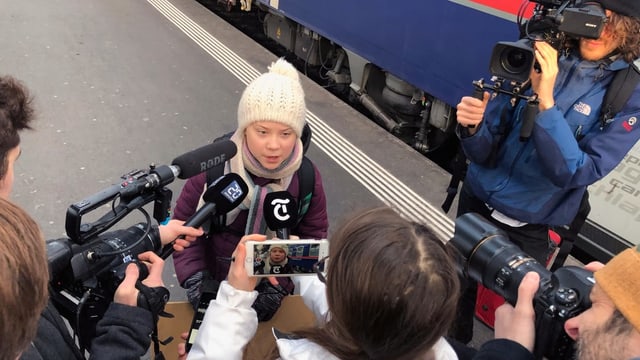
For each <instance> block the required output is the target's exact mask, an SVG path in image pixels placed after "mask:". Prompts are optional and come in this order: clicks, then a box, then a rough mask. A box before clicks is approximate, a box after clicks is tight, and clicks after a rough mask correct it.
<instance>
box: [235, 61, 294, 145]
mask: <svg viewBox="0 0 640 360" xmlns="http://www.w3.org/2000/svg"><path fill="white" fill-rule="evenodd" d="M306 109H307V108H306V106H305V103H304V90H303V89H302V85H301V84H300V79H299V77H298V71H297V70H296V68H295V67H293V65H291V64H290V63H288V62H287V61H286V60H284V59H283V58H280V59H278V60H277V61H276V62H274V63H273V64H271V66H270V67H269V72H267V73H264V74H262V75H260V76H259V77H258V78H257V79H255V80H253V81H252V82H251V83H250V84H249V86H247V88H246V89H245V90H244V92H243V93H242V97H241V98H240V104H239V105H238V130H239V131H240V132H242V131H244V129H245V128H246V127H247V126H249V124H251V123H254V122H256V121H273V122H277V123H281V124H285V125H288V126H290V127H291V129H292V130H293V131H294V132H295V133H296V135H297V136H298V137H300V135H301V134H302V128H303V127H304V121H305V120H304V117H305V112H306Z"/></svg>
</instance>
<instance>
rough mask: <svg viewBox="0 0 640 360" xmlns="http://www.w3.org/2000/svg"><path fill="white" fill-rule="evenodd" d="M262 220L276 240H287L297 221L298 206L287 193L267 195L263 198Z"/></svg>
mask: <svg viewBox="0 0 640 360" xmlns="http://www.w3.org/2000/svg"><path fill="white" fill-rule="evenodd" d="M263 206H264V220H265V222H266V223H267V226H268V227H269V229H271V230H274V231H275V232H276V236H277V237H278V239H282V240H288V239H289V238H290V237H291V233H290V230H291V228H293V227H294V226H295V225H296V223H297V221H298V205H297V204H296V199H294V198H293V196H292V195H291V194H289V192H288V191H275V192H271V193H268V194H267V196H266V197H265V198H264V205H263Z"/></svg>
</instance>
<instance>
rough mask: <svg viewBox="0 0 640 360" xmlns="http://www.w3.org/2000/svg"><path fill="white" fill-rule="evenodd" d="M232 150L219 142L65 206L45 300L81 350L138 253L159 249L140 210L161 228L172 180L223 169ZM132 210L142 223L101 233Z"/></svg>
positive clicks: (50, 250)
mask: <svg viewBox="0 0 640 360" xmlns="http://www.w3.org/2000/svg"><path fill="white" fill-rule="evenodd" d="M236 151H237V150H236V146H235V144H234V143H233V142H231V141H229V140H224V141H218V142H215V143H213V144H209V145H206V146H203V147H201V148H198V149H196V150H193V151H191V152H188V153H186V154H183V155H181V156H179V157H177V158H176V159H174V160H173V162H172V165H162V166H157V167H156V166H155V165H151V166H149V169H148V170H134V171H131V172H129V173H127V174H124V175H123V176H122V177H121V181H120V183H119V184H115V185H112V186H110V187H108V188H106V189H104V190H102V191H100V192H98V193H96V194H94V195H91V196H89V197H87V198H85V199H83V200H81V201H79V202H76V203H74V204H72V205H70V206H69V208H68V209H67V214H66V221H65V229H66V235H67V236H68V238H61V239H54V240H48V241H47V255H48V265H49V274H50V296H51V300H52V302H53V304H54V305H55V307H56V309H57V310H58V311H59V312H60V314H61V315H62V316H63V317H65V318H66V319H67V320H68V321H69V323H70V325H71V327H72V328H73V330H74V332H75V334H77V336H78V341H79V346H80V348H81V349H88V350H89V351H90V349H91V341H92V340H93V338H94V337H95V327H96V324H97V322H98V321H99V320H100V319H101V318H102V316H103V315H104V313H105V312H106V310H107V308H108V306H109V304H110V303H111V302H112V301H113V296H114V294H115V291H116V288H117V287H118V286H119V285H120V283H121V282H122V280H123V279H124V272H125V268H126V267H127V265H128V264H129V263H131V262H136V261H137V257H138V255H139V254H140V253H143V252H145V251H154V252H156V253H160V251H161V250H163V249H162V243H161V239H160V233H159V231H158V228H157V226H152V224H151V222H152V220H151V218H150V216H149V214H148V213H147V211H146V210H145V209H144V208H143V207H144V206H145V205H147V204H149V203H151V202H153V203H154V207H153V217H154V219H155V220H156V221H157V222H158V223H162V222H163V221H165V220H166V219H167V218H168V217H169V212H170V206H171V197H172V192H171V190H170V189H168V188H166V185H168V184H169V183H171V182H173V180H174V179H175V178H176V177H178V178H180V179H187V178H189V177H192V176H195V175H197V174H199V173H201V172H203V171H206V170H208V169H209V168H212V167H215V166H224V163H225V161H226V160H228V159H230V158H231V157H233V156H234V155H235V154H236ZM107 203H110V204H111V206H110V210H108V211H107V212H106V213H105V214H104V215H102V216H101V217H100V218H98V219H97V220H96V221H89V222H87V221H84V222H83V216H85V215H87V214H89V213H91V212H92V211H94V210H95V209H98V208H99V207H101V206H103V205H105V204H107ZM214 208H215V207H214ZM208 209H209V210H214V209H211V208H208ZM133 210H138V211H140V212H141V213H142V214H143V215H144V217H145V221H146V222H144V223H139V224H136V225H133V226H131V227H129V228H126V229H121V230H114V231H111V232H106V233H105V231H106V230H108V229H109V228H111V227H112V226H114V225H115V224H117V223H118V222H120V221H121V220H122V219H123V218H125V216H127V215H128V214H129V213H131V212H132V211H133ZM185 225H186V224H185ZM186 226H190V225H186ZM196 227H197V226H196ZM167 247H171V245H167V246H165V248H167ZM164 251H165V252H166V253H167V254H170V253H171V252H170V251H168V250H167V249H164ZM139 268H140V270H141V272H140V280H142V279H144V277H146V274H147V269H146V266H144V265H141V264H139ZM147 300H151V299H147Z"/></svg>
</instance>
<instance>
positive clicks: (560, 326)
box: [449, 213, 594, 360]
mask: <svg viewBox="0 0 640 360" xmlns="http://www.w3.org/2000/svg"><path fill="white" fill-rule="evenodd" d="M449 244H451V245H453V246H454V247H455V248H456V249H457V250H458V251H459V252H460V253H461V255H462V257H463V258H464V272H465V273H466V274H467V275H468V276H469V277H470V278H471V279H473V280H475V281H478V282H480V283H482V285H483V286H485V287H487V288H488V289H491V290H493V291H495V292H496V293H497V294H498V295H500V296H502V297H504V298H505V300H506V301H507V302H509V303H510V304H512V305H514V306H515V304H516V301H517V298H518V286H519V285H520V282H521V281H522V278H524V276H525V275H526V274H527V273H528V272H530V271H535V272H537V273H538V274H539V275H540V288H539V289H538V291H537V293H536V295H535V297H534V308H535V313H536V320H535V327H536V340H535V346H534V356H535V358H536V359H542V357H543V356H545V357H546V358H547V359H549V360H556V359H573V355H574V347H573V345H574V344H573V340H572V339H571V338H570V337H569V336H568V335H567V334H566V333H565V331H564V323H565V321H566V320H567V319H569V318H572V317H574V316H576V315H578V314H580V313H581V312H583V311H584V310H586V309H587V308H589V307H590V306H591V302H590V300H589V294H590V292H591V288H592V287H593V284H594V280H593V273H591V272H590V271H587V270H585V269H583V268H580V267H576V266H565V267H561V268H559V269H558V270H556V271H555V272H553V273H552V272H550V271H549V270H547V269H546V268H545V267H544V266H542V265H541V264H540V263H538V262H537V261H536V260H534V259H533V258H531V257H530V256H528V255H527V254H526V253H524V252H523V251H522V250H520V248H519V247H517V246H516V245H514V244H513V243H511V242H510V241H509V239H508V237H507V235H506V234H505V233H504V232H503V231H502V230H500V229H498V228H497V227H495V226H494V225H493V224H491V223H490V222H488V221H487V220H485V219H484V218H482V217H481V216H480V215H478V214H475V213H468V214H464V215H462V216H460V217H458V219H456V226H455V233H454V236H453V238H452V239H451V241H449Z"/></svg>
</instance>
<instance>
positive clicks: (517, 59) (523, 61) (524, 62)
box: [500, 48, 529, 74]
mask: <svg viewBox="0 0 640 360" xmlns="http://www.w3.org/2000/svg"><path fill="white" fill-rule="evenodd" d="M501 59H502V60H501V61H500V63H501V64H502V67H503V68H504V71H506V72H508V73H510V74H520V73H522V72H524V71H527V70H529V68H528V67H527V66H529V58H528V56H527V53H526V52H524V51H522V50H521V49H513V48H512V49H509V48H507V49H505V51H504V52H503V53H502V57H501Z"/></svg>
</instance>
